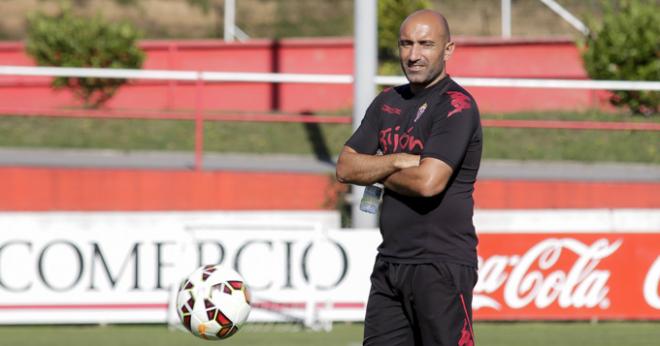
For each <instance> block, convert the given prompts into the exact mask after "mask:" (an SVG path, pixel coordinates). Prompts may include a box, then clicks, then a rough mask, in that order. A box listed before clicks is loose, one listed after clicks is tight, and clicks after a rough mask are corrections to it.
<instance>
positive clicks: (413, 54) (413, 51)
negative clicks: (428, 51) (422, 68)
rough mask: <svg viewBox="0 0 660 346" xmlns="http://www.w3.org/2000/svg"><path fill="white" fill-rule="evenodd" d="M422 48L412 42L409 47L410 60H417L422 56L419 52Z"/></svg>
mask: <svg viewBox="0 0 660 346" xmlns="http://www.w3.org/2000/svg"><path fill="white" fill-rule="evenodd" d="M421 52H422V50H421V47H420V46H419V45H418V44H413V45H412V47H410V57H409V60H410V61H417V60H419V59H420V58H421V57H422V54H421Z"/></svg>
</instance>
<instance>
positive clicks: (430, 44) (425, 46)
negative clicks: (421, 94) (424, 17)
mask: <svg viewBox="0 0 660 346" xmlns="http://www.w3.org/2000/svg"><path fill="white" fill-rule="evenodd" d="M433 24H435V23H431V24H430V23H425V22H424V21H419V20H414V19H413V20H411V21H409V22H406V23H404V25H403V26H402V27H401V30H400V32H399V57H400V59H401V68H402V69H403V72H404V73H405V74H406V78H408V81H409V82H410V83H411V84H412V85H413V86H417V87H422V88H424V87H427V86H429V85H431V84H434V83H435V82H436V81H438V80H440V79H442V77H444V76H445V73H444V72H445V61H446V60H448V59H449V56H450V55H451V53H452V51H453V48H454V46H453V43H452V42H449V43H448V42H447V38H446V37H445V35H444V32H443V31H444V30H442V29H441V28H440V27H439V25H433Z"/></svg>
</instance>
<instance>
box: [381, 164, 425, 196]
mask: <svg viewBox="0 0 660 346" xmlns="http://www.w3.org/2000/svg"><path fill="white" fill-rule="evenodd" d="M383 184H384V185H385V187H387V188H388V189H390V190H392V191H394V192H396V193H399V194H402V195H405V196H413V197H424V193H423V192H424V190H425V186H426V184H427V183H426V179H425V177H424V175H423V174H421V172H420V170H419V168H418V167H413V168H408V169H403V170H400V171H398V172H395V173H392V174H390V175H389V176H387V178H386V179H385V180H384V181H383Z"/></svg>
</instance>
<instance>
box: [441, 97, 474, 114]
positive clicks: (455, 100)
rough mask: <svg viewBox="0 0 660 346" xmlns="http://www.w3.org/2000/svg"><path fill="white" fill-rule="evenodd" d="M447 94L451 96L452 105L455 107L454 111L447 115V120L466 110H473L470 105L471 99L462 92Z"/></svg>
mask: <svg viewBox="0 0 660 346" xmlns="http://www.w3.org/2000/svg"><path fill="white" fill-rule="evenodd" d="M447 94H449V97H451V105H452V107H454V109H453V110H452V111H451V112H449V114H447V118H449V117H450V116H452V115H454V114H456V113H458V112H460V111H462V110H464V109H470V108H472V104H471V103H470V98H469V97H468V96H467V95H465V94H463V93H462V92H460V91H447Z"/></svg>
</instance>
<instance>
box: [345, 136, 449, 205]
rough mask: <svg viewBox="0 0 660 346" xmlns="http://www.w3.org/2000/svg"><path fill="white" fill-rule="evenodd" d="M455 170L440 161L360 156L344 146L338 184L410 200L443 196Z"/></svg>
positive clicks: (409, 156)
mask: <svg viewBox="0 0 660 346" xmlns="http://www.w3.org/2000/svg"><path fill="white" fill-rule="evenodd" d="M452 171H453V170H452V168H451V167H450V166H449V165H447V164H446V163H444V162H443V161H441V160H438V159H434V158H424V159H421V160H420V156H419V155H412V154H406V153H396V154H389V155H366V154H360V153H358V152H357V151H355V150H354V149H352V148H351V147H348V146H344V149H343V150H342V152H341V153H340V154H339V159H338V160H337V171H336V174H337V180H338V181H339V182H341V183H350V184H356V185H369V184H373V183H375V182H382V183H383V184H384V185H385V187H387V188H388V189H390V190H393V191H395V192H397V193H400V194H403V195H407V196H418V197H432V196H435V195H437V194H439V193H441V192H442V191H443V190H444V189H445V187H446V186H447V182H448V181H449V178H450V177H451V175H452Z"/></svg>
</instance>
